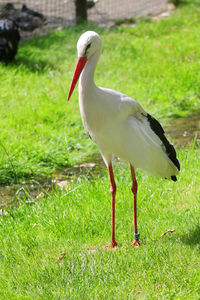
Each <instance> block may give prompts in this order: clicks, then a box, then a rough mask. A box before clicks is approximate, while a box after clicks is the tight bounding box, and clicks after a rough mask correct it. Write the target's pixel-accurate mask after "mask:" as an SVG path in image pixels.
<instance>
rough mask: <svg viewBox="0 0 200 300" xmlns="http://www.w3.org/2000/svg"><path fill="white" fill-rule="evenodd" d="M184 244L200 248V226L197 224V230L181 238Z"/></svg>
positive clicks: (194, 229) (192, 230)
mask: <svg viewBox="0 0 200 300" xmlns="http://www.w3.org/2000/svg"><path fill="white" fill-rule="evenodd" d="M180 239H181V241H182V243H184V244H186V245H190V246H197V245H199V247H200V224H197V225H196V227H195V228H193V229H191V230H190V231H189V232H187V233H185V234H184V235H182V236H180Z"/></svg>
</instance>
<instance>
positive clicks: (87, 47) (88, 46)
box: [85, 43, 91, 55]
mask: <svg viewBox="0 0 200 300" xmlns="http://www.w3.org/2000/svg"><path fill="white" fill-rule="evenodd" d="M90 46H91V43H90V44H88V45H87V46H86V48H85V55H86V54H87V50H88V49H89V48H90Z"/></svg>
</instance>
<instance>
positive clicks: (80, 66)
mask: <svg viewBox="0 0 200 300" xmlns="http://www.w3.org/2000/svg"><path fill="white" fill-rule="evenodd" d="M86 62H87V57H86V56H83V57H79V58H78V61H77V64H76V69H75V71H74V76H73V79H72V83H71V86H70V90H69V94H68V97H67V100H68V101H69V99H70V97H71V94H72V93H73V90H74V88H75V86H76V83H77V81H78V79H79V76H80V75H81V72H82V70H83V68H84V66H85V64H86Z"/></svg>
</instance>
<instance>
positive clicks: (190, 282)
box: [0, 1, 200, 299]
mask: <svg viewBox="0 0 200 300" xmlns="http://www.w3.org/2000/svg"><path fill="white" fill-rule="evenodd" d="M87 29H93V30H96V31H97V32H98V33H99V34H100V35H101V37H102V40H103V53H102V56H101V59H100V62H99V65H98V68H97V71H96V77H95V80H96V83H97V84H98V85H100V86H104V87H110V88H113V89H117V90H120V91H123V92H124V93H126V94H128V95H130V96H132V97H134V98H135V99H136V100H137V101H139V102H140V103H141V104H142V106H143V107H144V108H145V109H146V110H147V111H148V112H149V113H151V114H152V115H154V116H155V117H156V118H157V119H158V120H159V121H161V123H162V124H164V125H167V124H168V123H170V122H172V121H173V119H175V118H178V117H184V116H187V115H190V114H192V113H193V112H195V111H197V110H198V109H199V108H200V65H199V63H200V47H199V40H200V33H199V32H200V5H199V4H198V2H197V1H196V2H195V1H190V3H188V4H185V5H182V6H180V7H179V8H178V9H177V10H176V12H175V13H174V14H173V15H172V16H171V17H170V18H168V19H165V20H162V21H160V22H152V23H141V24H139V25H137V26H136V27H134V28H127V27H115V28H112V29H99V28H96V27H93V26H85V27H75V28H69V29H66V30H63V31H58V32H53V33H51V34H50V35H49V36H47V37H38V38H35V39H33V40H30V41H26V42H23V43H22V44H21V45H20V49H19V53H18V54H17V56H16V61H15V63H14V64H12V65H8V66H5V65H3V64H0V77H1V82H0V126H1V138H0V183H1V185H3V184H9V183H18V184H22V182H24V181H26V182H28V181H30V180H32V179H34V180H41V178H46V177H47V176H51V174H53V173H55V172H57V171H58V170H61V171H62V170H63V169H64V168H66V167H68V166H70V165H73V164H74V163H79V162H81V161H84V160H87V157H89V156H91V155H94V154H95V153H97V151H98V150H97V147H96V146H95V145H94V144H93V143H92V142H91V141H90V139H89V138H88V136H87V134H86V133H85V132H84V130H83V127H82V123H81V119H80V113H79V108H78V101H77V98H78V93H77V90H76V91H75V93H74V95H73V97H72V99H71V100H70V102H69V103H67V102H66V97H67V92H68V89H69V85H70V81H71V77H72V74H73V71H74V66H75V62H76V41H77V39H78V37H79V35H80V34H81V33H82V32H84V31H85V30H87ZM108 62H109V63H108ZM119 87H120V88H119ZM189 126H190V124H189V123H188V127H189ZM178 157H179V160H180V163H181V173H180V176H179V177H178V182H177V183H174V182H171V181H167V180H163V179H159V178H155V177H153V176H148V175H147V174H146V173H145V172H143V171H142V170H138V172H137V178H138V184H139V193H138V222H139V231H140V234H141V247H140V248H139V249H135V248H133V247H131V246H130V245H131V242H132V240H133V212H132V195H131V190H130V188H131V178H130V171H129V168H128V166H127V165H126V164H121V165H118V164H117V165H115V167H114V172H115V174H116V183H117V188H118V189H117V198H116V239H117V242H118V245H119V247H118V249H117V251H113V250H112V249H105V247H104V246H105V245H106V244H108V243H109V241H110V231H111V211H110V210H111V209H110V206H111V204H110V194H109V179H108V174H107V171H106V170H105V169H101V171H99V173H97V175H96V176H92V175H91V174H90V175H87V174H86V175H84V176H81V177H78V178H73V180H72V181H71V183H70V184H71V186H70V188H69V189H68V190H58V189H53V191H52V192H48V193H44V195H43V196H42V197H41V198H40V199H39V200H36V199H33V198H30V197H28V198H27V199H24V201H22V202H20V203H18V204H17V205H14V206H10V207H4V209H3V210H0V237H1V242H0V298H1V299H100V298H102V299H198V298H199V295H200V285H199V280H200V260H199V253H200V221H199V216H200V209H199V207H200V187H199V180H200V169H199V159H200V149H199V144H198V140H194V141H192V142H191V144H190V145H188V146H187V147H182V148H179V149H178ZM100 173H101V174H100ZM98 174H99V175H98ZM102 175H103V176H102ZM1 200H3V199H1ZM167 229H175V232H174V233H171V234H170V233H169V234H167V235H165V236H163V237H161V234H162V233H163V232H165V231H166V230H167Z"/></svg>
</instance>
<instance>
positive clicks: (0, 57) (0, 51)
mask: <svg viewBox="0 0 200 300" xmlns="http://www.w3.org/2000/svg"><path fill="white" fill-rule="evenodd" d="M19 41H20V33H19V27H18V25H17V24H16V22H15V21H13V20H10V19H1V20H0V61H3V62H6V63H7V62H11V61H12V60H13V59H14V57H15V55H16V54H17V51H18V44H19Z"/></svg>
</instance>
